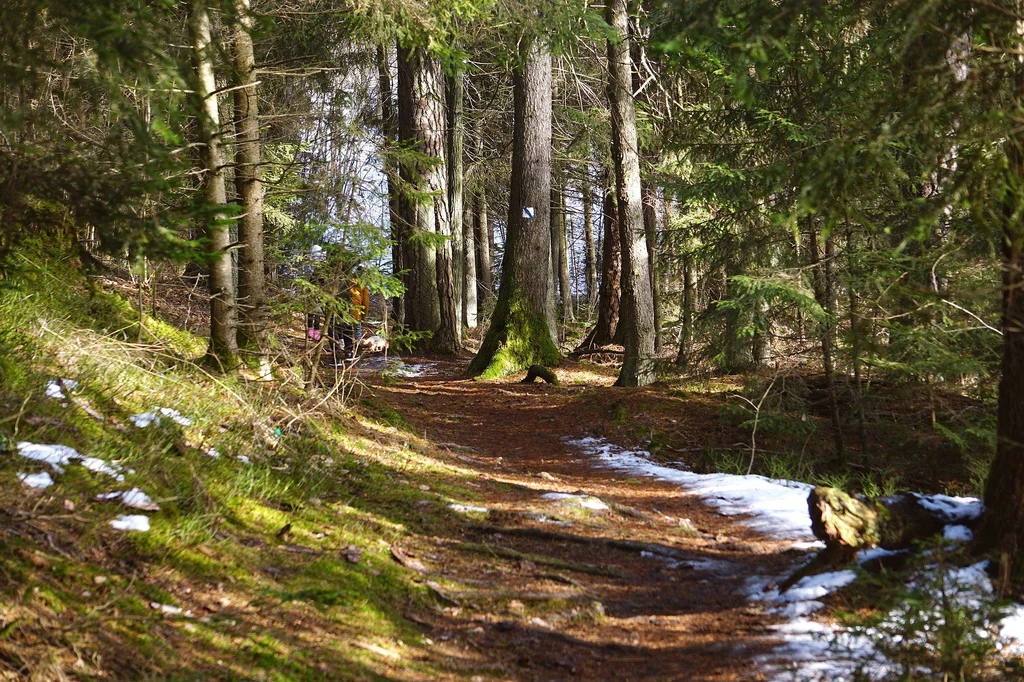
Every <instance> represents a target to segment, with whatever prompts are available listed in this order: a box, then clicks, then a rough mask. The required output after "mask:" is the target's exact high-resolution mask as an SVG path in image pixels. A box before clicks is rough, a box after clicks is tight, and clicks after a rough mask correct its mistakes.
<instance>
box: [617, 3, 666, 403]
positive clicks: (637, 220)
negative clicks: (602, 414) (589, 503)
mask: <svg viewBox="0 0 1024 682" xmlns="http://www.w3.org/2000/svg"><path fill="white" fill-rule="evenodd" d="M605 17H606V20H607V22H608V24H609V25H610V26H611V27H612V28H614V29H615V30H616V32H617V33H618V36H617V39H611V40H609V41H608V101H609V103H610V108H611V119H612V159H613V160H614V162H615V189H616V197H617V199H618V209H619V234H620V239H621V241H622V312H621V320H620V324H621V325H622V326H623V341H624V343H623V345H624V346H625V354H624V356H623V362H622V369H621V370H620V371H619V378H618V379H617V380H616V382H615V383H616V385H617V386H646V385H647V384H649V383H651V382H653V381H654V379H655V375H654V295H653V292H652V290H651V270H650V261H649V260H648V256H647V243H646V239H645V236H644V217H643V196H642V192H641V187H640V156H639V147H638V135H637V128H636V111H635V108H634V105H633V88H632V82H633V81H632V78H633V76H632V60H631V59H630V55H629V46H630V40H629V17H628V14H627V2H626V0H608V3H607V5H606V9H605Z"/></svg>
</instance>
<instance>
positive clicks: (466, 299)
mask: <svg viewBox="0 0 1024 682" xmlns="http://www.w3.org/2000/svg"><path fill="white" fill-rule="evenodd" d="M473 204H474V201H473V197H472V195H470V197H469V200H468V201H467V202H466V205H465V206H464V207H463V214H462V258H463V263H462V271H463V274H464V276H463V278H462V324H463V326H465V327H466V329H476V325H477V286H478V284H477V281H476V251H477V247H476V230H475V229H474V225H473V214H474V210H473Z"/></svg>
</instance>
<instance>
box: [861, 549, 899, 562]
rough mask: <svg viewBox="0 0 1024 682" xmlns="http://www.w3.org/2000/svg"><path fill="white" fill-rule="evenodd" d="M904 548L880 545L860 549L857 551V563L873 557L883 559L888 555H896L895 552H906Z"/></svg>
mask: <svg viewBox="0 0 1024 682" xmlns="http://www.w3.org/2000/svg"><path fill="white" fill-rule="evenodd" d="M906 552H907V550H905V549H899V550H897V549H882V548H881V547H872V548H871V549H862V550H861V551H859V552H857V563H858V564H866V563H867V562H869V561H874V560H875V559H884V558H886V557H890V556H896V555H897V554H906Z"/></svg>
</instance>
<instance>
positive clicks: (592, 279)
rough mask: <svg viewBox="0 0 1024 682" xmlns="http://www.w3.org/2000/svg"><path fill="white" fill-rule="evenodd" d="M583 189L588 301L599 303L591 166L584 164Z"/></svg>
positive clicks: (591, 303)
mask: <svg viewBox="0 0 1024 682" xmlns="http://www.w3.org/2000/svg"><path fill="white" fill-rule="evenodd" d="M583 170H584V178H583V183H582V190H583V235H584V239H585V240H586V250H587V253H586V260H587V277H586V279H587V302H588V303H590V305H591V307H593V306H596V305H597V245H596V243H595V241H594V207H593V205H592V204H593V201H594V196H593V191H592V190H591V184H590V166H589V165H587V166H584V169H583Z"/></svg>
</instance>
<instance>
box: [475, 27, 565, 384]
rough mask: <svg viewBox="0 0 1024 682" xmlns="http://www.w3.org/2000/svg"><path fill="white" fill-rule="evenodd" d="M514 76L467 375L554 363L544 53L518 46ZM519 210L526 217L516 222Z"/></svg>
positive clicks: (539, 47)
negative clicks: (492, 259)
mask: <svg viewBox="0 0 1024 682" xmlns="http://www.w3.org/2000/svg"><path fill="white" fill-rule="evenodd" d="M520 50H521V54H522V66H520V67H519V69H518V70H517V71H516V73H515V77H514V87H513V98H514V103H515V114H514V125H513V132H512V183H511V189H510V196H509V209H508V233H507V239H506V242H505V257H504V261H503V263H502V268H501V287H500V288H499V290H498V301H497V304H496V305H495V308H494V316H493V318H492V320H491V325H490V327H489V328H488V330H487V334H486V335H485V336H484V340H483V343H482V344H481V346H480V351H479V352H478V353H477V355H476V357H475V358H473V361H472V363H470V366H469V371H470V373H471V374H473V375H481V376H483V377H488V378H490V377H497V376H502V375H505V374H509V373H511V372H515V371H517V370H520V369H524V368H526V367H529V366H530V365H534V364H541V365H551V364H554V363H556V362H558V347H557V346H556V345H555V319H554V310H552V309H551V308H550V306H549V300H550V296H551V288H552V286H553V282H552V281H551V277H550V276H549V274H548V273H549V272H550V265H549V263H550V259H551V255H550V254H551V244H550V239H551V230H550V222H549V220H550V213H549V211H548V205H549V202H550V196H551V54H550V52H549V51H548V48H547V46H546V45H545V44H543V43H542V42H540V41H539V40H530V39H525V40H524V41H523V42H522V43H521V46H520ZM524 208H531V209H533V212H534V217H533V218H532V219H527V218H524V217H523V215H524V211H523V209H524Z"/></svg>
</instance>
